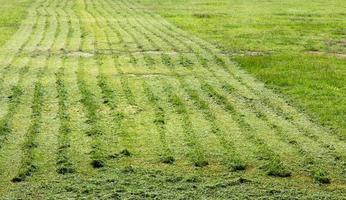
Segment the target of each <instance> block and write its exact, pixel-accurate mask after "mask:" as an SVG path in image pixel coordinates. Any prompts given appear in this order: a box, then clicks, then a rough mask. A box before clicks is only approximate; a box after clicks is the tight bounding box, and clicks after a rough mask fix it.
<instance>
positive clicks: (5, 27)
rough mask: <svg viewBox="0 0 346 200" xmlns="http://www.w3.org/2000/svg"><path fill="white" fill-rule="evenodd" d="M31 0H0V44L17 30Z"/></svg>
mask: <svg viewBox="0 0 346 200" xmlns="http://www.w3.org/2000/svg"><path fill="white" fill-rule="evenodd" d="M31 2H32V0H15V1H14V0H0V46H2V45H3V44H4V43H5V42H6V41H7V40H8V38H9V37H11V36H12V34H13V33H14V32H15V31H16V30H18V28H19V25H20V23H21V21H22V19H23V17H25V14H26V12H25V11H26V8H27V7H28V6H29V5H30V3H31Z"/></svg>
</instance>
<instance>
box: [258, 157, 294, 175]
mask: <svg viewBox="0 0 346 200" xmlns="http://www.w3.org/2000/svg"><path fill="white" fill-rule="evenodd" d="M264 169H265V170H266V174H267V175H268V176H274V177H290V176H291V175H292V173H291V172H290V171H288V170H287V169H286V168H285V167H284V166H283V164H282V162H281V161H279V160H276V159H274V160H272V161H270V162H269V163H268V164H267V165H266V166H265V167H264Z"/></svg>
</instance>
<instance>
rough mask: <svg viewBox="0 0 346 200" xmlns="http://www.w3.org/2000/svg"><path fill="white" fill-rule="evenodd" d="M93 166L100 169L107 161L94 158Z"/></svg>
mask: <svg viewBox="0 0 346 200" xmlns="http://www.w3.org/2000/svg"><path fill="white" fill-rule="evenodd" d="M91 166H92V167H93V168H95V169H98V168H102V167H104V166H105V163H104V162H103V161H102V160H92V161H91Z"/></svg>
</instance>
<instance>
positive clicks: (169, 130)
mask: <svg viewBox="0 0 346 200" xmlns="http://www.w3.org/2000/svg"><path fill="white" fill-rule="evenodd" d="M0 1H1V0H0ZM148 2H149V0H148V1H147V3H148ZM151 2H153V1H151ZM191 2H192V1H184V2H183V1H179V2H178V3H179V4H174V5H173V4H172V2H171V3H169V2H168V1H160V4H156V5H157V6H158V5H159V6H161V7H158V9H159V8H163V7H162V6H163V5H171V6H175V7H176V6H185V5H187V4H189V3H191ZM200 2H203V1H202V0H201V1H200ZM242 2H243V3H244V1H242ZM166 3H168V4H166ZM238 3H241V2H238ZM274 3H275V2H274ZM202 5H204V8H203V9H202V10H198V9H197V8H198V5H197V4H196V5H195V8H194V9H195V10H191V9H185V10H181V9H177V10H174V9H173V10H172V9H171V10H170V11H165V13H166V15H168V14H169V13H170V12H171V11H174V12H189V13H190V14H189V16H185V18H186V20H187V21H186V22H188V21H189V20H191V19H192V20H197V21H198V20H209V19H213V18H214V14H213V13H214V12H213V8H214V7H215V6H217V7H220V8H224V9H225V6H226V5H228V4H224V3H218V4H215V1H207V4H202ZM145 6H148V4H146V5H144V4H139V3H138V2H136V1H135V0H102V1H101V0H59V1H58V0H34V1H32V4H31V5H30V6H28V7H27V8H26V11H27V12H26V13H27V14H26V15H25V17H24V18H23V19H22V23H21V24H20V25H19V26H18V30H17V31H16V32H13V34H12V35H13V36H12V37H10V38H7V42H6V44H4V45H3V47H4V48H1V49H0V199H230V198H231V199H249V198H250V199H251V198H255V199H287V198H297V199H343V198H345V194H344V191H345V189H346V183H345V179H346V175H345V162H346V152H345V148H346V143H345V141H344V140H342V138H340V137H338V136H337V135H335V134H331V131H330V130H327V129H325V128H323V127H321V126H320V124H318V123H316V122H315V121H313V120H311V118H310V116H308V115H306V114H305V113H304V112H302V109H303V108H301V107H303V106H301V107H297V105H300V103H299V101H298V100H299V99H298V100H296V99H294V98H291V97H290V98H287V97H286V96H284V95H282V94H278V93H277V90H281V89H280V88H279V87H276V88H275V90H273V89H270V88H268V87H265V84H264V83H263V82H265V83H267V85H269V84H270V83H269V82H268V81H263V82H260V81H258V80H256V79H255V78H254V77H253V76H252V75H251V74H249V73H246V72H244V69H243V68H240V67H239V66H238V64H237V63H234V60H237V61H238V63H241V64H242V65H244V66H255V65H254V64H253V63H257V65H256V68H255V69H257V68H260V69H263V67H262V65H265V66H269V67H270V66H271V65H267V64H270V63H272V62H277V61H280V60H281V61H282V60H286V59H290V58H291V57H287V58H284V57H280V56H283V55H285V56H288V55H289V54H287V53H285V52H286V51H288V50H282V51H280V54H279V53H273V52H271V51H264V52H262V53H263V54H264V55H261V56H240V55H239V53H249V52H250V50H247V51H246V52H245V51H240V50H239V49H238V50H237V49H233V50H232V52H233V53H237V55H238V56H237V57H234V56H233V57H232V56H230V54H228V53H230V52H231V49H228V50H229V52H228V50H227V46H224V47H222V48H221V47H220V46H221V45H215V44H212V43H213V42H217V41H214V40H212V39H210V38H207V37H206V38H204V39H200V38H197V37H196V35H198V36H200V37H203V34H202V32H201V33H191V32H188V31H184V30H181V29H179V28H178V27H177V25H176V24H175V22H174V23H172V22H168V21H167V20H165V19H164V18H162V17H161V16H159V15H158V14H157V13H155V12H154V11H152V10H150V9H146V8H147V7H145ZM199 6H200V5H199ZM17 7H18V8H19V4H18V5H17ZM186 8H188V7H186ZM206 8H207V9H206ZM196 9H197V10H196ZM253 9H255V10H256V9H257V8H255V7H253ZM14 10H15V12H17V13H19V12H20V9H14ZM158 11H159V10H158ZM191 11H193V12H191ZM197 11H198V12H197ZM201 11H203V12H201ZM257 11H260V10H257ZM207 12H208V13H207ZM215 13H216V14H217V12H216V11H215ZM238 14H241V12H239V13H238ZM280 16H284V15H282V14H280ZM166 17H167V16H166ZM220 23H221V22H220ZM207 29H208V26H206V27H205V30H207ZM186 30H188V29H186ZM203 30H204V29H203ZM190 31H191V30H190ZM225 35H227V34H225ZM210 37H211V36H210ZM280 40H281V39H280ZM235 41H238V40H235ZM268 41H270V40H268ZM241 42H242V40H239V45H241ZM263 42H265V41H263ZM244 43H245V42H244ZM216 44H217V43H216ZM220 44H221V42H220ZM223 45H224V44H223ZM298 46H299V45H298ZM244 48H245V47H244ZM252 53H253V52H252ZM290 55H291V54H290ZM292 55H293V54H292ZM292 55H291V56H292ZM298 55H299V54H298V53H297V52H296V54H295V56H296V57H298ZM273 56H277V57H280V59H274V57H273ZM306 56H307V57H308V56H312V57H313V56H315V55H306ZM321 57H323V56H321ZM271 58H272V59H274V60H272V61H269V59H271ZM241 59H243V60H241ZM247 59H251V60H247ZM256 59H257V60H256ZM309 59H310V58H309ZM324 59H326V62H329V61H330V58H324ZM334 59H335V63H339V62H340V63H339V64H338V65H340V67H341V66H342V62H343V61H340V60H339V59H338V58H334ZM293 60H294V61H295V62H297V63H304V62H306V63H307V65H304V66H306V68H307V67H309V69H311V70H313V69H314V67H316V64H314V63H317V62H318V61H315V60H314V61H315V62H307V61H306V60H305V58H304V59H303V60H302V61H301V62H300V61H299V62H298V61H296V58H294V59H293ZM292 62H293V61H292ZM311 63H312V64H311ZM308 64H310V65H308ZM292 65H293V64H292ZM296 65H297V64H294V67H296ZM274 66H275V67H277V66H278V65H277V64H273V67H274ZM284 69H287V68H286V67H284V66H282V69H280V70H284ZM292 69H293V67H292V68H290V71H292ZM340 69H341V68H340ZM249 70H251V69H249ZM297 70H298V69H297ZM314 70H315V69H314ZM286 74H288V73H286ZM305 76H307V75H305ZM309 76H311V77H315V76H314V74H310V75H309ZM327 76H328V78H329V77H330V76H333V77H335V78H334V79H335V80H337V78H336V77H339V78H340V79H342V76H341V75H340V76H339V73H336V72H334V71H333V72H330V74H329V75H328V74H327V75H326V77H327ZM267 79H268V78H267ZM273 80H275V81H279V80H280V81H281V79H279V78H278V76H277V77H276V78H273ZM284 81H286V80H282V82H284ZM275 83H276V82H275ZM309 83H310V82H309ZM294 84H299V85H301V87H303V88H304V87H305V85H303V83H295V82H294ZM304 84H305V82H304ZM306 84H308V83H307V82H306ZM317 84H322V82H321V81H319V80H316V84H314V85H317ZM272 85H274V84H272ZM285 85H286V86H287V83H281V86H285ZM325 85H329V82H327V81H326V82H325ZM326 88H328V87H326ZM329 89H330V88H328V90H329ZM322 90H323V91H325V90H327V89H323V88H321V91H322ZM307 91H310V89H309V90H307ZM316 95H317V94H316ZM340 95H341V93H340ZM318 96H319V95H318ZM309 98H310V97H309V96H308V95H306V99H309ZM335 98H337V97H335ZM292 102H293V103H292ZM330 105H331V104H330ZM335 117H336V118H337V116H335ZM334 122H335V124H338V122H336V121H334ZM330 126H333V124H331V125H330Z"/></svg>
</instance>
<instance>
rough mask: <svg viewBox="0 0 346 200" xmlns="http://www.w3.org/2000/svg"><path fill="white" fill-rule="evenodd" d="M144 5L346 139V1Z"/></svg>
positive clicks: (191, 0)
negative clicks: (218, 50) (224, 54)
mask: <svg viewBox="0 0 346 200" xmlns="http://www.w3.org/2000/svg"><path fill="white" fill-rule="evenodd" d="M139 2H141V3H144V4H145V5H146V8H148V9H150V10H153V11H156V12H158V13H160V14H161V16H163V17H164V18H165V19H167V20H168V21H170V22H172V23H174V24H175V25H177V26H178V27H180V28H182V29H183V30H186V31H189V32H191V33H193V34H195V35H197V36H199V37H201V38H204V39H206V40H208V41H209V42H212V43H214V44H215V45H217V46H218V47H219V48H221V49H223V51H224V52H227V53H229V54H230V55H233V56H232V59H233V60H234V61H236V62H237V63H238V64H239V65H240V66H241V67H242V68H244V69H246V70H247V71H248V72H250V73H251V74H253V75H255V77H256V78H258V79H259V80H261V81H263V82H264V83H266V85H267V86H268V87H270V88H274V89H276V90H277V91H279V92H281V93H282V94H284V95H286V96H287V97H289V98H290V99H291V100H292V102H291V103H293V104H294V105H296V106H298V107H300V108H301V109H302V110H305V111H306V112H307V113H309V114H310V116H311V117H312V118H314V119H316V121H317V122H318V123H320V124H322V125H324V126H326V127H328V128H330V129H332V132H335V133H337V134H339V135H341V136H342V137H345V134H346V122H345V120H344V118H345V116H346V108H345V105H346V103H345V99H346V96H345V94H346V88H345V85H346V79H345V78H344V77H345V74H346V70H345V67H344V66H345V65H346V60H345V55H346V46H345V42H346V41H345V36H346V29H345V27H346V22H345V21H346V7H345V3H344V1H342V0H333V1H328V2H327V1H320V0H314V1H308V2H306V1H298V0H288V1H284V2H283V1H278V0H274V1H258V0H245V1H243V0H230V1H225V0H216V1H209V0H187V1H172V0H163V1H160V2H157V1H152V0H139Z"/></svg>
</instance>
